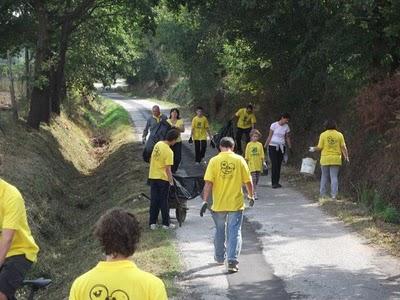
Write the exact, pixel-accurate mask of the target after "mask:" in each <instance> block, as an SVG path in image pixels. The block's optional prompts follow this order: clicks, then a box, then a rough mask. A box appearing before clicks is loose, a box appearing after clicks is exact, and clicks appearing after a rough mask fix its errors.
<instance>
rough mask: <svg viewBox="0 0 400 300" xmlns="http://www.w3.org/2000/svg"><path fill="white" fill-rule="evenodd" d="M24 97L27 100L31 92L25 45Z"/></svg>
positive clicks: (27, 53)
mask: <svg viewBox="0 0 400 300" xmlns="http://www.w3.org/2000/svg"><path fill="white" fill-rule="evenodd" d="M24 52H25V98H26V101H28V99H29V96H30V94H31V89H30V85H31V68H30V59H29V50H28V48H27V47H25V50H24Z"/></svg>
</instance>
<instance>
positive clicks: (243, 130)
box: [235, 104, 257, 154]
mask: <svg viewBox="0 0 400 300" xmlns="http://www.w3.org/2000/svg"><path fill="white" fill-rule="evenodd" d="M253 110H254V107H253V105H251V104H249V105H247V107H245V108H241V109H239V110H238V111H237V112H236V113H235V117H237V119H238V120H237V124H236V127H237V130H236V144H237V146H236V152H237V153H238V154H242V138H243V135H244V137H245V141H246V144H247V143H248V142H249V141H250V131H251V129H254V126H255V124H256V121H257V120H256V116H255V115H254V112H253Z"/></svg>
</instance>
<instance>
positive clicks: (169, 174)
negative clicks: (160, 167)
mask: <svg viewBox="0 0 400 300" xmlns="http://www.w3.org/2000/svg"><path fill="white" fill-rule="evenodd" d="M165 171H166V173H167V176H168V182H169V184H170V185H174V178H173V177H172V171H171V166H166V167H165Z"/></svg>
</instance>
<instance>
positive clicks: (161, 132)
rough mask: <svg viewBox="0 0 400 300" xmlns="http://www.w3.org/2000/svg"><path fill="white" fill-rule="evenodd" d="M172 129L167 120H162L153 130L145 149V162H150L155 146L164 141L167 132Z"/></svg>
mask: <svg viewBox="0 0 400 300" xmlns="http://www.w3.org/2000/svg"><path fill="white" fill-rule="evenodd" d="M171 128H172V127H171V125H170V124H169V123H168V122H167V121H166V120H162V121H160V123H158V125H157V127H155V128H154V129H153V131H152V132H151V133H150V136H149V138H148V139H147V141H146V144H145V145H144V149H143V160H144V161H145V162H150V158H151V153H152V152H153V148H154V146H155V144H157V143H158V142H159V141H162V140H164V139H165V136H166V135H167V132H168V131H169V130H170V129H171Z"/></svg>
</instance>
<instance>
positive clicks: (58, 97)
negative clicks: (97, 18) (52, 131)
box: [51, 20, 71, 115]
mask: <svg viewBox="0 0 400 300" xmlns="http://www.w3.org/2000/svg"><path fill="white" fill-rule="evenodd" d="M70 33H71V22H70V20H65V21H64V23H63V24H62V27H61V36H60V48H59V53H58V62H57V66H56V69H55V70H54V74H53V75H54V78H53V82H52V93H51V111H52V112H53V113H56V114H57V115H59V114H60V112H61V103H62V102H63V101H64V100H65V97H66V87H65V58H66V54H67V49H68V41H69V36H70Z"/></svg>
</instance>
